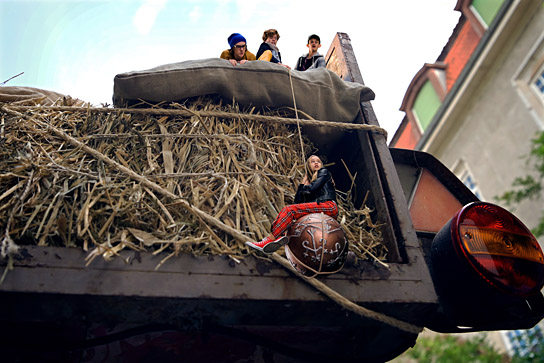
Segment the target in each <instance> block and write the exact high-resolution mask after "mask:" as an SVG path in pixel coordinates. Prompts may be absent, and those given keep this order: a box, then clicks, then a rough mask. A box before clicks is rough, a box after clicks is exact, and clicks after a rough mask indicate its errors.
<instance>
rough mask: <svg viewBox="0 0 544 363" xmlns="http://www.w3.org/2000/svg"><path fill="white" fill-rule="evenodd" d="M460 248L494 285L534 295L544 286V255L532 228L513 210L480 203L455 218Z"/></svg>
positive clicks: (460, 251) (478, 270)
mask: <svg viewBox="0 0 544 363" xmlns="http://www.w3.org/2000/svg"><path fill="white" fill-rule="evenodd" d="M451 228H452V229H451V232H452V236H453V241H454V245H455V248H456V250H457V251H458V253H460V254H461V255H462V256H464V257H465V258H466V260H467V261H468V262H469V264H470V265H471V266H472V268H473V269H474V270H475V271H476V272H477V273H478V274H479V275H480V276H481V277H482V278H483V279H484V280H486V281H487V282H488V283H490V284H491V285H493V286H494V287H496V288H498V289H500V290H502V291H506V292H508V293H511V294H514V295H518V296H530V295H532V294H535V293H537V292H539V291H540V290H541V289H542V287H543V286H544V254H543V253H542V249H541V248H540V245H539V243H538V241H537V240H536V238H535V237H534V236H533V234H532V233H531V232H530V231H529V229H528V228H527V227H526V226H525V225H524V224H523V223H522V222H521V221H520V220H519V219H517V218H516V217H515V216H514V215H513V214H512V213H510V212H508V211H507V210H505V209H503V208H501V207H499V206H496V205H493V204H489V203H483V202H476V203H471V204H468V205H467V206H465V207H464V208H462V209H461V210H460V211H459V212H458V213H457V214H456V215H455V216H454V218H453V220H452V224H451Z"/></svg>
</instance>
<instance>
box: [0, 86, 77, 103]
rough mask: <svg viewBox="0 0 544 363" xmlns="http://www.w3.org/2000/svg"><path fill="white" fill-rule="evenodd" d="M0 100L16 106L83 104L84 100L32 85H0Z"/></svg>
mask: <svg viewBox="0 0 544 363" xmlns="http://www.w3.org/2000/svg"><path fill="white" fill-rule="evenodd" d="M0 102H4V103H11V104H15V105H18V106H38V105H40V106H52V105H57V106H83V105H84V104H85V102H83V101H81V100H79V99H77V98H76V99H73V98H72V97H70V96H66V95H63V94H61V93H58V92H53V91H48V90H44V89H39V88H33V87H19V86H11V87H6V86H3V87H0Z"/></svg>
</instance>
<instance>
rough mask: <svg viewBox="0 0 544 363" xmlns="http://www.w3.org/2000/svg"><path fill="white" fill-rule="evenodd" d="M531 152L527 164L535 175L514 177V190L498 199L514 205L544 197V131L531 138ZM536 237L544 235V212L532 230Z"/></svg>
mask: <svg viewBox="0 0 544 363" xmlns="http://www.w3.org/2000/svg"><path fill="white" fill-rule="evenodd" d="M531 143H532V146H531V152H530V154H529V156H528V157H527V164H528V165H529V166H530V168H531V170H532V171H534V172H535V174H534V175H527V176H524V177H518V178H516V179H514V182H513V183H512V187H513V188H514V189H513V190H510V191H507V192H505V193H504V194H503V195H501V196H499V197H498V198H497V200H499V201H502V202H504V203H505V204H506V205H507V206H510V207H511V206H513V205H514V204H518V203H520V202H522V201H524V200H526V199H531V200H538V199H540V198H541V197H542V192H543V188H544V183H543V181H544V131H541V132H538V133H537V136H536V137H535V138H534V139H532V140H531ZM532 232H533V234H534V235H535V236H536V237H540V236H544V213H543V214H542V216H541V217H540V220H539V224H538V225H537V226H536V227H535V228H534V229H533V230H532Z"/></svg>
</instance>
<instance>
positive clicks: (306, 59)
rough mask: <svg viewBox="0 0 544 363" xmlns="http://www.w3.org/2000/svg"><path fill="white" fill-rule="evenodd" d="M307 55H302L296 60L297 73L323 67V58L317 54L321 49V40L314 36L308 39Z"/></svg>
mask: <svg viewBox="0 0 544 363" xmlns="http://www.w3.org/2000/svg"><path fill="white" fill-rule="evenodd" d="M306 46H307V47H308V54H304V55H303V56H302V57H300V58H299V59H298V62H297V66H296V67H295V69H296V70H297V71H305V70H308V69H314V68H319V67H325V66H326V64H325V58H324V57H323V56H322V55H321V54H319V53H318V52H317V50H318V49H319V48H321V39H320V38H319V36H317V35H316V34H312V35H310V36H309V37H308V44H306Z"/></svg>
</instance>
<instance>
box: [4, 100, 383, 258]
mask: <svg viewBox="0 0 544 363" xmlns="http://www.w3.org/2000/svg"><path fill="white" fill-rule="evenodd" d="M160 107H169V108H177V109H185V110H191V111H194V112H193V113H194V114H192V115H191V116H187V117H181V116H160V115H144V114H139V113H138V110H137V109H135V110H134V112H131V113H120V112H116V111H115V110H112V112H92V111H91V110H87V109H85V108H79V107H77V108H74V110H73V111H56V110H53V109H51V108H47V107H43V108H34V109H27V110H25V111H20V112H17V111H13V110H11V111H10V109H9V105H3V108H2V109H1V110H2V112H1V113H0V117H2V119H1V122H2V129H1V134H0V144H1V148H0V155H1V156H0V233H1V235H0V237H1V238H2V252H3V254H6V251H7V250H8V248H9V247H10V246H11V247H13V246H14V245H24V244H35V245H38V246H66V247H73V246H79V247H81V248H83V249H84V250H85V251H88V252H89V253H88V262H89V263H90V262H91V261H92V260H93V259H94V258H96V257H98V256H102V257H103V258H106V259H109V258H111V257H113V256H115V255H118V253H119V251H121V250H123V249H131V250H135V251H148V252H151V253H154V254H158V253H161V252H163V251H166V252H168V254H167V257H166V258H165V259H163V261H161V263H160V264H159V265H158V266H157V268H159V267H160V265H161V264H162V263H164V261H166V260H167V259H168V258H171V257H173V256H176V255H178V254H180V253H190V254H194V255H209V254H222V255H228V256H230V257H231V258H232V259H233V260H235V261H238V260H239V259H241V258H243V257H245V256H247V255H248V254H251V253H253V251H250V250H249V249H248V248H247V247H246V246H245V245H244V243H243V241H241V240H240V238H239V235H238V237H237V238H233V235H232V234H230V233H228V231H227V232H225V230H224V229H223V230H222V229H218V228H216V226H214V225H213V224H210V223H209V220H218V221H220V222H221V223H223V224H224V225H226V226H229V227H231V228H232V229H234V230H236V231H239V232H240V233H241V234H243V235H244V236H247V237H248V239H252V240H260V239H261V238H263V237H264V236H266V235H268V233H269V231H270V223H271V221H272V220H273V219H274V218H275V217H276V215H277V213H278V211H279V210H280V209H281V208H282V207H283V206H284V205H285V204H286V203H292V202H293V198H294V193H295V190H296V186H297V184H298V182H299V181H300V180H301V177H302V171H303V166H302V163H303V161H302V157H301V155H302V151H301V144H300V141H299V135H298V131H297V129H296V127H295V128H293V127H291V128H290V127H288V126H285V125H282V124H273V123H263V122H256V121H254V120H252V117H251V116H252V114H254V113H256V112H259V113H263V112H264V113H266V114H269V115H282V117H283V116H285V112H288V111H283V112H280V111H277V110H276V111H270V110H258V111H257V110H255V109H249V110H240V109H239V107H238V106H237V105H236V104H223V103H222V102H221V100H219V99H215V98H210V97H208V98H198V99H192V100H187V101H186V102H185V103H184V104H171V105H167V106H166V105H160ZM199 110H222V111H228V112H229V113H230V114H231V116H230V117H202V116H200V115H198V114H197V112H198V111H199ZM52 128H54V130H60V131H58V132H57V131H55V132H52V131H51V130H52ZM60 133H62V134H63V135H67V136H66V137H61V136H59V135H61V134H60ZM69 139H70V140H71V139H73V140H76V141H77V142H76V143H74V142H68V141H67V140H69ZM78 143H79V144H81V145H85V146H81V145H79V144H78ZM304 145H305V146H304V147H305V150H304V152H305V154H308V152H310V151H312V150H311V145H310V144H309V142H308V141H307V140H306V141H305V142H304ZM89 150H91V151H93V152H92V153H90V152H89ZM111 160H113V163H112V162H111ZM142 181H145V182H142ZM349 200H350V197H349V193H348V195H342V194H340V198H339V209H340V216H339V221H341V223H342V225H343V227H344V230H345V231H346V233H347V235H348V239H349V241H350V249H351V250H352V251H353V252H354V253H355V254H356V255H357V257H359V258H363V259H369V258H372V259H375V260H380V261H383V260H385V258H386V250H385V247H384V246H383V244H382V243H381V233H380V228H379V226H377V225H375V224H373V222H372V220H371V218H370V209H369V208H368V207H364V208H363V209H361V210H355V209H354V208H353V205H352V204H351V203H350V202H349ZM194 210H199V211H203V212H204V213H200V214H198V213H194ZM203 215H205V216H210V218H203V217H202V216H203Z"/></svg>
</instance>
